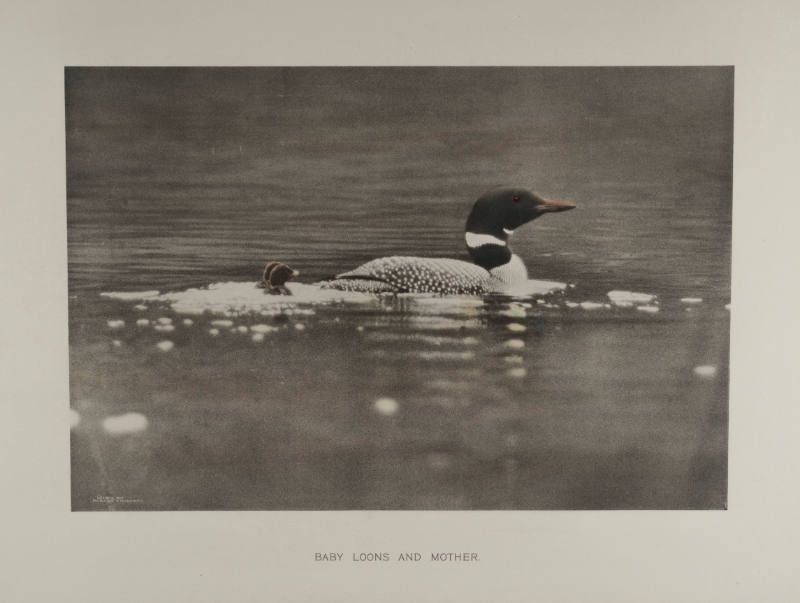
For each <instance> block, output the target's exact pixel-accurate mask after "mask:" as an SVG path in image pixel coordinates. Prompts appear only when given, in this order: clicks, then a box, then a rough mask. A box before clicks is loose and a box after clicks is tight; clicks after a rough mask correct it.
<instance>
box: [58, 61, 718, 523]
mask: <svg viewBox="0 0 800 603" xmlns="http://www.w3.org/2000/svg"><path fill="white" fill-rule="evenodd" d="M732 95H733V71H732V69H727V68H682V69H675V68H666V69H665V68H657V69H645V68H635V69H634V68H631V69H606V68H604V69H588V68H586V69H584V68H580V69H561V68H548V69H488V68H486V69H483V68H482V69H422V68H420V69H105V68H102V69H82V68H72V69H68V70H67V73H66V117H67V177H68V190H67V209H68V215H67V217H68V228H69V278H70V283H69V286H70V363H71V404H72V407H73V409H75V411H76V412H77V413H78V414H79V415H80V422H79V423H78V424H77V425H76V426H74V427H73V429H72V504H73V508H74V509H364V508H371V509H577V508H580V509H584V508H592V509H594V508H663V509H666V508H723V507H724V506H725V501H726V473H727V408H728V403H727V391H728V390H727V383H728V328H729V327H728V325H729V316H728V310H727V309H726V308H725V305H726V304H728V303H729V301H730V236H731V157H732V135H733V133H732V123H733V122H732V118H733V113H732V112H733V104H732V103H733V97H732ZM497 184H512V185H517V186H524V187H527V188H531V189H534V190H536V191H538V192H540V193H542V194H543V195H545V196H548V197H553V198H560V199H567V200H569V201H573V202H575V203H576V204H577V205H578V208H577V209H576V210H573V211H571V212H568V213H564V214H558V215H550V216H545V217H544V218H542V219H540V220H538V221H536V222H534V223H533V224H530V225H528V226H525V227H523V228H521V229H520V230H519V231H518V232H517V233H516V234H515V235H514V239H513V248H514V251H515V252H516V253H518V254H519V255H520V256H522V258H523V259H524V260H525V261H526V263H527V265H528V270H529V272H530V275H531V277H532V278H536V279H545V280H554V281H562V282H568V283H571V284H573V285H574V287H572V288H569V289H567V290H566V292H565V293H563V294H559V295H556V296H553V297H551V298H548V300H547V302H548V303H547V304H542V303H538V302H537V300H536V299H534V298H531V299H515V300H512V299H509V298H503V297H489V298H486V299H473V300H450V301H448V300H424V299H423V300H418V299H414V298H409V297H400V298H381V299H375V300H373V301H372V302H370V303H362V304H352V303H335V302H334V303H328V304H324V305H322V304H295V305H293V306H292V305H289V306H286V309H287V310H288V311H286V312H279V313H276V314H273V315H270V316H268V317H265V316H262V315H246V314H245V315H239V316H234V317H233V320H234V322H235V326H243V327H246V326H251V325H254V324H260V323H267V324H269V325H270V326H275V327H277V330H276V331H274V332H271V333H268V334H267V335H266V337H265V339H264V341H262V342H255V341H253V340H252V339H251V337H250V335H249V334H248V335H243V334H239V333H231V332H229V331H228V330H227V329H223V330H222V332H221V333H220V334H219V335H217V336H213V335H211V334H210V333H209V329H210V328H213V325H211V322H212V321H213V320H217V319H219V318H221V317H220V316H217V315H213V314H211V313H205V314H202V315H199V316H197V315H193V316H191V319H192V320H193V324H192V325H191V326H187V325H184V324H183V322H182V320H183V318H184V316H182V315H179V314H177V313H175V311H174V310H173V309H172V308H170V307H169V305H167V304H163V303H162V304H158V303H153V304H147V308H146V309H145V310H137V309H135V308H134V305H135V304H136V303H137V302H135V301H125V300H118V299H109V298H106V297H102V296H101V295H100V293H101V292H109V291H123V292H125V291H128V292H133V291H142V290H159V291H161V292H165V291H181V290H184V289H186V288H188V287H203V286H207V285H209V284H211V283H216V282H225V281H255V280H257V278H258V277H259V275H260V270H261V268H262V267H263V264H264V262H265V261H266V260H270V259H280V260H282V261H285V262H287V263H289V264H290V265H292V266H293V267H295V268H297V269H299V270H300V271H301V272H302V275H301V276H300V277H299V279H298V280H300V281H302V282H304V283H311V282H313V281H314V280H316V279H318V278H322V277H325V276H329V275H331V274H334V273H336V272H337V271H341V270H342V269H347V268H350V267H354V266H355V265H357V264H358V263H360V262H363V261H366V260H368V259H371V258H373V257H377V256H380V255H391V254H400V255H422V256H447V257H457V258H462V259H468V258H467V254H466V251H465V247H464V241H463V224H464V221H465V219H466V215H467V213H468V211H469V209H470V207H471V204H472V202H473V201H474V200H475V198H477V197H478V196H479V195H480V194H481V193H482V192H484V191H485V190H486V189H488V188H490V187H492V186H494V185H497ZM611 290H628V291H636V292H645V293H649V294H652V295H656V296H657V301H658V307H659V311H658V312H655V313H651V312H646V311H640V310H637V309H636V308H635V307H633V308H622V307H616V306H613V307H610V308H605V307H603V308H597V309H587V308H585V307H581V306H576V305H575V304H579V303H581V302H586V301H589V302H598V303H607V302H608V301H609V300H608V298H607V297H606V294H607V293H608V292H609V291H611ZM686 297H694V298H702V300H703V301H702V303H698V304H687V303H685V302H682V301H681V298H686ZM160 317H161V318H171V319H172V321H173V324H174V325H175V330H174V331H172V332H170V333H166V334H165V333H163V332H162V333H159V332H156V331H155V330H154V329H153V328H152V327H149V326H148V327H137V326H136V321H137V319H143V318H147V319H149V320H155V319H157V318H160ZM109 320H124V322H125V326H124V327H121V328H117V329H112V328H111V327H110V326H109V324H108V321H109ZM298 325H300V326H299V327H298ZM509 325H521V327H524V330H522V329H521V328H520V326H509ZM164 339H169V340H170V341H172V342H174V344H175V347H174V349H172V350H171V351H169V352H163V351H161V350H159V349H158V348H156V347H155V344H156V343H157V342H159V341H162V340H164ZM509 340H511V342H509ZM115 341H116V343H115ZM699 366H709V367H714V371H711V372H712V373H713V374H709V372H708V371H706V372H705V373H703V371H700V373H701V374H698V373H696V372H695V370H694V369H695V367H699ZM380 398H391V399H392V400H394V401H396V403H397V406H396V407H390V408H388V409H387V408H384V407H383V406H381V405H380V404H379V405H378V406H377V407H376V406H375V402H376V400H378V399H380ZM382 408H383V409H384V412H381V409H382ZM125 413H138V414H140V415H142V416H144V417H146V419H147V424H146V426H145V428H144V429H140V430H138V431H132V432H131V433H127V434H115V433H111V432H110V431H109V429H108V427H107V425H108V424H107V423H104V420H105V419H107V418H109V417H115V416H118V415H124V414H125ZM111 431H113V430H111Z"/></svg>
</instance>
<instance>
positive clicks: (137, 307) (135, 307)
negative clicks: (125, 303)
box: [133, 304, 147, 312]
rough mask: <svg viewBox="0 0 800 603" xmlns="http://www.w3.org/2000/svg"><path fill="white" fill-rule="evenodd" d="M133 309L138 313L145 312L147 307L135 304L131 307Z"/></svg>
mask: <svg viewBox="0 0 800 603" xmlns="http://www.w3.org/2000/svg"><path fill="white" fill-rule="evenodd" d="M133 309H134V310H138V311H139V312H143V311H145V310H147V306H145V305H144V304H136V305H135V306H134V307H133Z"/></svg>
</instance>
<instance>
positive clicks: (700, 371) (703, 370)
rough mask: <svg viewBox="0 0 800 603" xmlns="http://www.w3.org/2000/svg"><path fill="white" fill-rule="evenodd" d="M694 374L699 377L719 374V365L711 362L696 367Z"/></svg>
mask: <svg viewBox="0 0 800 603" xmlns="http://www.w3.org/2000/svg"><path fill="white" fill-rule="evenodd" d="M694 374H695V375H697V376H698V377H706V378H710V377H713V376H714V375H716V374H717V367H715V366H712V365H710V364H705V365H702V366H696V367H694Z"/></svg>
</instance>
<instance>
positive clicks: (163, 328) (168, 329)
mask: <svg viewBox="0 0 800 603" xmlns="http://www.w3.org/2000/svg"><path fill="white" fill-rule="evenodd" d="M153 329H155V330H156V331H159V332H161V333H169V332H171V331H174V330H175V326H174V325H156V326H154V327H153Z"/></svg>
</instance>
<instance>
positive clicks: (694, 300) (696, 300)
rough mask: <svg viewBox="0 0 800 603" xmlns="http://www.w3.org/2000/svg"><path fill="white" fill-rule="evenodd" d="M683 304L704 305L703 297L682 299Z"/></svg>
mask: <svg viewBox="0 0 800 603" xmlns="http://www.w3.org/2000/svg"><path fill="white" fill-rule="evenodd" d="M681 302H682V303H684V304H702V303H703V298H702V297H682V298H681Z"/></svg>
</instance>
